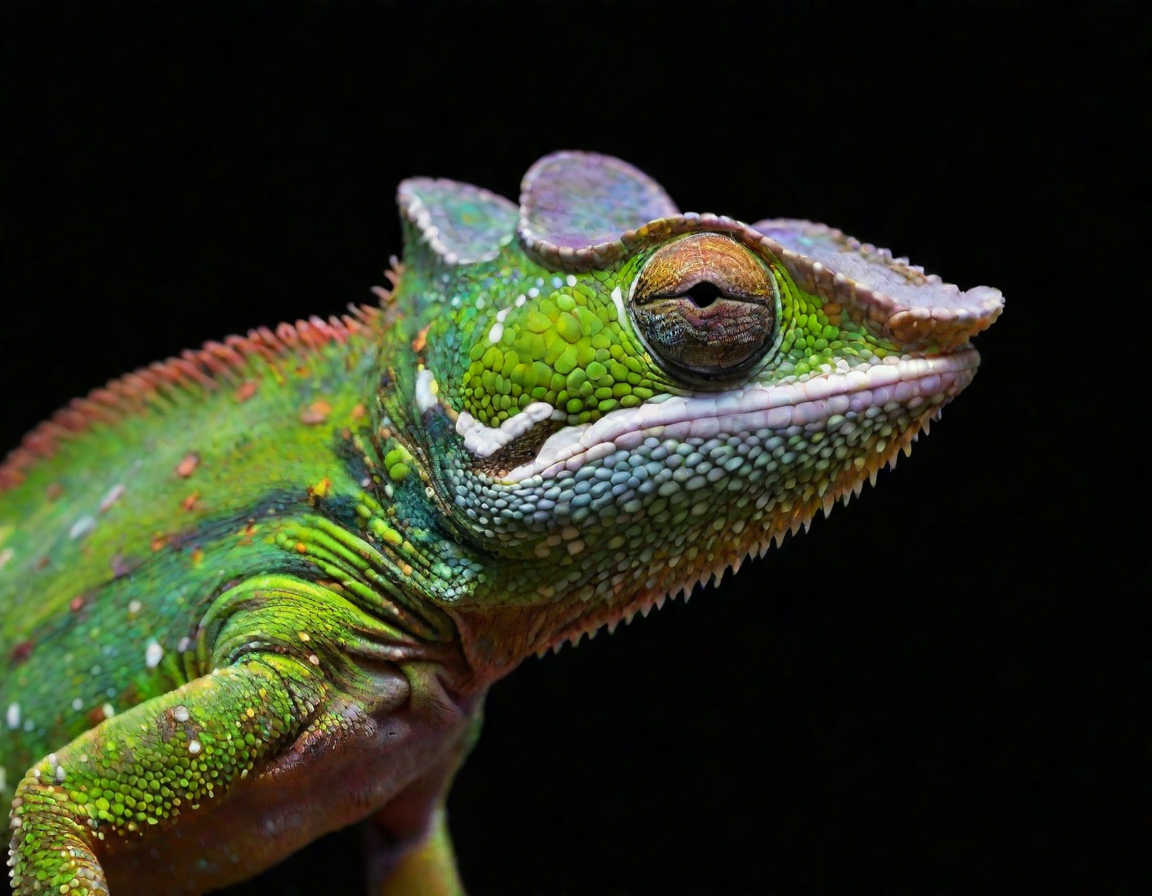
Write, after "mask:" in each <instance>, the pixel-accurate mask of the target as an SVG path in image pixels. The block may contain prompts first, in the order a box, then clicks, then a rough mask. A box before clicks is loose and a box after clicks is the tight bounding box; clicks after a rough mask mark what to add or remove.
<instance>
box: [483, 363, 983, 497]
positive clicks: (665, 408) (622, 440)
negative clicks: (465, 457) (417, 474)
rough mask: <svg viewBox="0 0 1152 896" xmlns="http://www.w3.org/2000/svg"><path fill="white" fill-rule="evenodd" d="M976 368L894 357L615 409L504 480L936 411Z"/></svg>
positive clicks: (568, 432)
mask: <svg viewBox="0 0 1152 896" xmlns="http://www.w3.org/2000/svg"><path fill="white" fill-rule="evenodd" d="M979 363H980V355H979V353H978V352H977V351H976V350H975V349H974V348H965V349H961V350H959V351H955V352H951V353H949V354H945V355H940V356H938V357H914V358H892V357H889V358H886V359H885V360H884V361H883V362H881V363H878V364H873V365H871V366H869V367H866V368H863V369H855V370H850V371H847V372H844V373H829V374H824V375H821V376H815V377H812V378H810V379H808V380H806V381H804V382H796V383H788V384H786V385H779V386H764V385H761V384H760V383H749V384H747V385H745V386H743V387H741V388H739V389H734V390H731V391H728V392H717V393H714V394H709V395H695V396H689V397H684V396H672V397H670V398H667V399H665V400H664V401H659V402H655V401H653V402H648V403H647V404H644V405H641V406H640V407H638V408H626V409H620V410H616V411H612V412H611V413H609V414H606V415H605V416H603V417H601V418H600V419H599V420H597V421H596V422H595V423H585V424H582V425H580V426H569V427H566V428H565V429H562V430H560V431H559V432H557V433H555V434H553V435H552V436H550V437H549V438H548V440H547V441H546V442H545V443H544V444H543V445H542V446H541V448H540V451H539V452H538V453H537V455H536V457H535V459H534V460H532V461H530V462H529V463H525V464H521V465H520V466H518V467H516V468H515V469H513V470H512V471H510V472H509V473H508V474H507V475H506V476H504V477H501V481H502V482H504V483H506V484H511V485H515V484H519V483H522V482H525V481H526V480H528V479H531V478H533V477H537V476H539V477H540V478H541V479H542V480H547V479H552V478H555V477H556V476H557V475H558V474H559V473H560V472H561V471H562V470H569V471H573V472H574V471H576V470H578V469H580V468H581V467H582V466H584V465H585V464H587V463H591V462H593V461H595V460H598V459H600V458H602V457H607V456H608V455H610V454H613V453H614V452H616V451H620V450H625V451H628V450H632V449H635V448H636V447H637V446H639V445H640V444H641V443H642V442H643V441H644V440H645V439H646V438H649V437H655V438H659V439H677V440H684V439H689V438H701V439H710V438H715V437H716V436H719V435H730V434H736V433H740V432H754V431H756V430H762V429H767V430H772V431H775V432H779V431H781V430H784V429H788V428H789V427H791V426H809V425H812V424H820V425H821V427H822V426H823V425H824V424H826V423H828V422H829V421H831V420H832V418H833V417H836V416H842V415H844V414H848V413H850V412H855V413H864V412H866V411H867V410H868V408H870V407H883V406H884V405H886V404H888V403H889V402H892V401H896V402H899V403H901V404H904V405H905V406H907V407H909V408H910V409H915V408H918V407H922V406H924V405H925V404H928V405H929V406H931V405H934V404H939V403H940V402H941V401H942V400H943V399H945V398H950V397H952V396H954V395H956V394H957V393H959V392H960V390H962V389H963V388H964V387H965V386H967V385H968V383H969V382H970V381H971V379H972V377H973V376H974V375H975V372H976V367H977V365H978V364H979Z"/></svg>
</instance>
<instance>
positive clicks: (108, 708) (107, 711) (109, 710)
mask: <svg viewBox="0 0 1152 896" xmlns="http://www.w3.org/2000/svg"><path fill="white" fill-rule="evenodd" d="M100 712H102V713H104V718H106V719H110V718H112V716H114V715H116V710H115V709H114V708H113V706H112V704H111V703H105V704H104V705H103V706H101V707H100Z"/></svg>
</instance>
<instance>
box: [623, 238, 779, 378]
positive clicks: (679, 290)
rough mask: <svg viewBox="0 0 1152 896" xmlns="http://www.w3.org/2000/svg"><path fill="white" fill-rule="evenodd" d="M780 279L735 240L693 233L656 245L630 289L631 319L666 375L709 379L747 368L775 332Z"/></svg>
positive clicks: (740, 372)
mask: <svg viewBox="0 0 1152 896" xmlns="http://www.w3.org/2000/svg"><path fill="white" fill-rule="evenodd" d="M777 298H778V295H777V286H776V279H775V277H773V275H772V272H771V271H770V270H769V269H768V267H767V265H765V264H764V262H763V261H761V259H760V258H759V257H758V256H756V254H755V253H753V252H752V251H751V250H749V249H748V248H746V247H745V246H743V245H741V244H740V243H739V242H737V241H736V240H734V239H731V238H730V237H727V236H724V235H723V234H718V233H694V234H691V235H689V236H685V237H681V238H680V239H677V240H675V241H674V242H671V243H669V244H668V245H666V246H663V247H662V248H660V249H659V250H657V251H656V252H655V253H654V254H653V255H652V257H651V258H649V259H648V261H647V262H646V263H645V265H644V267H643V269H642V270H641V271H640V274H639V276H638V277H637V278H636V280H635V283H634V284H633V287H632V296H631V301H630V308H631V312H632V319H633V321H634V322H635V324H636V327H637V329H638V330H639V331H640V334H641V336H642V337H643V339H644V342H645V343H646V344H647V346H648V348H649V350H650V351H651V352H652V353H653V354H654V355H656V357H657V358H658V359H659V360H660V361H661V362H662V363H663V364H664V366H665V367H666V368H668V370H669V372H671V373H673V374H679V375H687V376H689V377H695V378H700V377H703V378H706V379H731V378H734V377H738V376H740V375H741V374H743V373H746V372H747V371H748V370H750V369H751V368H752V367H754V366H755V365H756V363H757V362H758V361H759V360H760V359H761V358H763V357H764V355H765V353H766V352H767V351H768V349H769V348H771V347H772V344H773V342H774V341H775V335H776V309H777V306H778V301H777Z"/></svg>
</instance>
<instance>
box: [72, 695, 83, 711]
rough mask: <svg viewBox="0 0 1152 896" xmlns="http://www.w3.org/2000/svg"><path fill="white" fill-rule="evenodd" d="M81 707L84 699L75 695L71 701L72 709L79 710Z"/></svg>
mask: <svg viewBox="0 0 1152 896" xmlns="http://www.w3.org/2000/svg"><path fill="white" fill-rule="evenodd" d="M83 708H84V701H83V700H81V699H80V698H79V697H77V698H76V699H75V700H73V701H72V709H73V710H75V711H76V712H80V710H82V709H83Z"/></svg>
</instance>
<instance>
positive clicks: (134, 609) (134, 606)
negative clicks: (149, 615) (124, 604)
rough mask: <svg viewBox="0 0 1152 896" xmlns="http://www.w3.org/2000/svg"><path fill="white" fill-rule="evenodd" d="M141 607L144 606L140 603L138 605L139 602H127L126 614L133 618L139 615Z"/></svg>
mask: <svg viewBox="0 0 1152 896" xmlns="http://www.w3.org/2000/svg"><path fill="white" fill-rule="evenodd" d="M143 606H144V605H143V604H142V603H140V601H138V600H134V601H129V603H128V614H129V615H130V616H135V615H136V614H137V613H139V612H140V608H141V607H143Z"/></svg>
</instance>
